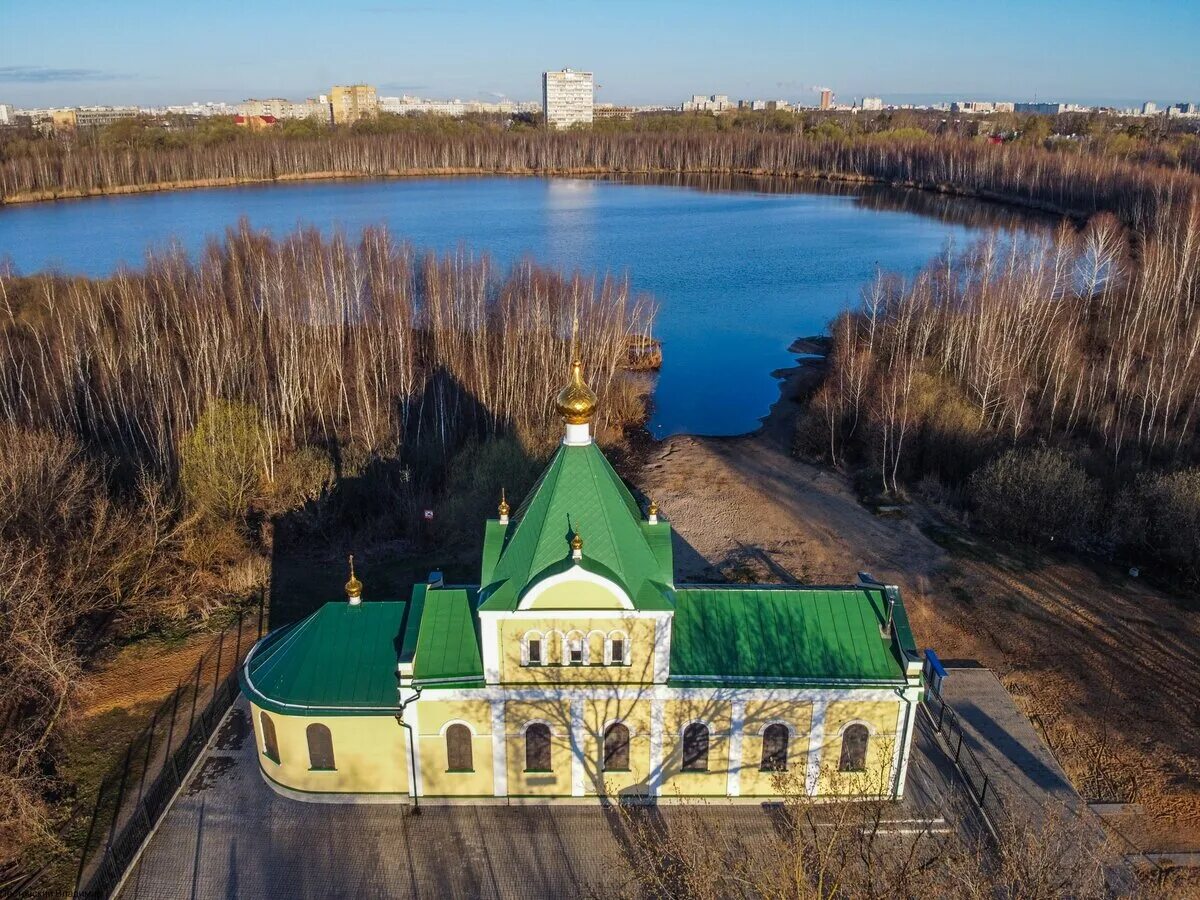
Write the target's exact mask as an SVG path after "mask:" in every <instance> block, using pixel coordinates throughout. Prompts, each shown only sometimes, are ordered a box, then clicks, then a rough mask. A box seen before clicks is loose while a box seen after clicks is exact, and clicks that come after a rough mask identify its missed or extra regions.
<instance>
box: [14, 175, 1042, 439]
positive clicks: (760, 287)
mask: <svg viewBox="0 0 1200 900" xmlns="http://www.w3.org/2000/svg"><path fill="white" fill-rule="evenodd" d="M243 216H244V217H246V218H247V219H248V220H249V222H250V224H251V225H252V226H254V227H256V228H265V229H268V230H270V231H271V232H273V233H275V234H277V235H280V234H283V233H285V232H287V231H289V230H291V229H293V228H294V227H296V226H297V225H298V224H305V225H314V226H316V227H318V228H320V229H321V230H322V231H325V232H329V231H331V230H332V229H335V228H341V229H343V230H345V231H347V232H349V233H353V232H355V231H357V230H358V229H359V228H361V227H363V226H365V225H378V224H384V225H386V226H387V227H388V228H389V230H390V231H391V232H392V234H393V235H394V236H395V237H397V238H398V239H404V240H407V241H409V242H410V243H412V244H414V245H416V246H418V247H429V248H434V249H438V250H450V249H455V248H457V247H460V246H467V247H469V248H470V249H472V250H473V251H479V252H487V253H489V254H491V255H492V256H493V257H494V258H495V259H497V260H498V261H500V262H503V263H510V262H512V261H514V260H517V259H520V258H522V257H525V256H529V257H532V258H533V259H535V260H536V261H538V262H541V263H545V264H549V265H553V266H555V267H563V268H568V269H579V270H583V271H589V272H597V273H601V274H603V273H606V272H607V273H612V274H617V275H628V277H629V279H630V282H631V286H632V288H633V290H634V291H635V292H637V291H644V292H648V293H650V294H652V295H653V296H654V298H655V300H656V301H657V302H658V305H659V314H658V318H657V323H656V327H655V334H656V335H657V336H658V337H659V338H661V339H662V341H663V352H664V364H663V369H662V372H661V374H660V376H659V379H658V383H657V386H656V388H655V394H654V414H653V418H652V420H651V423H650V428H651V431H652V433H653V434H654V435H655V436H665V435H668V434H674V433H678V432H689V433H693V434H739V433H743V432H746V431H751V430H753V429H754V428H755V427H757V425H758V421H759V419H760V418H761V417H762V416H763V415H765V414H766V413H767V410H768V409H769V407H770V405H771V404H772V403H773V402H774V401H775V400H776V399H777V397H778V385H777V381H776V380H775V378H773V377H772V375H771V373H772V372H773V371H774V370H776V369H779V368H781V367H785V366H788V365H791V364H792V363H793V361H794V358H793V357H792V356H790V355H789V354H788V352H787V348H788V345H789V344H791V342H792V341H793V340H794V339H795V338H797V337H799V336H801V335H809V334H817V333H821V332H823V331H825V329H826V327H827V326H828V323H829V322H830V320H831V319H832V318H833V317H834V316H835V315H837V313H838V312H839V311H840V310H842V309H845V308H846V307H848V306H852V305H854V304H855V303H856V302H857V301H858V296H859V291H860V289H861V287H862V285H863V284H864V283H865V282H866V281H868V280H869V279H870V278H871V277H872V276H873V274H874V272H875V270H876V268H877V267H879V268H882V269H885V270H890V271H896V272H900V273H902V274H904V275H913V274H915V273H916V272H917V271H918V270H919V269H920V268H922V267H923V266H924V265H925V264H926V263H927V262H928V261H929V260H930V259H931V258H932V257H934V256H936V255H937V254H938V253H940V252H942V251H944V250H945V248H946V246H947V244H948V243H953V245H955V246H957V247H959V248H964V247H966V246H967V245H968V244H970V243H971V242H972V241H974V240H977V239H978V238H980V237H982V236H983V234H984V233H985V232H986V231H987V230H988V229H990V228H992V227H996V226H1002V227H1017V228H1020V227H1023V224H1022V222H1023V220H1020V219H1017V218H1014V216H1013V215H1012V214H1011V213H1007V212H1005V211H1003V210H1000V209H997V208H992V207H986V206H984V205H982V204H975V203H970V202H968V201H948V200H943V199H941V198H929V197H926V196H922V195H915V194H914V193H912V192H889V191H884V190H880V189H862V190H855V191H830V190H828V189H820V188H819V187H817V186H811V185H810V186H807V187H805V186H804V185H798V184H796V183H785V182H780V181H777V180H776V181H771V180H751V179H741V180H735V181H726V182H720V183H714V182H706V181H695V182H690V181H689V182H686V183H672V184H664V183H636V184H634V183H627V182H620V181H605V180H589V179H567V178H502V177H490V178H446V179H397V180H370V181H327V182H303V183H296V184H283V185H269V186H261V187H257V186H256V187H237V188H214V189H206V190H191V191H181V192H175V193H160V194H143V195H135V196H125V197H109V198H96V199H88V200H74V201H62V202H56V203H42V204H31V205H24V206H13V207H5V208H0V260H3V259H5V258H8V259H10V260H11V261H12V262H13V263H14V264H15V266H16V268H17V270H18V271H20V272H24V273H32V272H35V271H38V270H43V269H48V268H56V269H59V270H62V271H64V272H67V273H82V274H88V275H106V274H108V273H110V272H112V271H113V270H114V269H116V268H117V267H118V266H120V265H122V264H126V265H132V266H136V265H138V264H139V263H140V262H141V260H142V259H143V258H144V254H145V252H146V249H147V248H148V247H153V248H159V249H161V248H164V247H166V246H168V245H169V244H170V243H172V242H173V241H174V242H178V243H180V244H181V245H182V246H184V247H185V248H187V249H188V250H189V251H192V252H194V251H196V250H198V249H199V248H201V247H202V246H203V244H204V242H205V241H206V240H208V239H209V238H213V237H220V236H221V234H222V233H223V232H224V230H225V229H226V228H228V227H230V226H232V225H235V224H236V223H237V221H238V219H239V218H240V217H243Z"/></svg>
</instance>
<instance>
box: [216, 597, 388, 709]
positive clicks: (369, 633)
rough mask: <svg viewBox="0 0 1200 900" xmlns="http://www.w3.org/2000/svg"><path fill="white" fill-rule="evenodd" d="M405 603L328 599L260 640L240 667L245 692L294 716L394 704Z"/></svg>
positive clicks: (269, 706)
mask: <svg viewBox="0 0 1200 900" xmlns="http://www.w3.org/2000/svg"><path fill="white" fill-rule="evenodd" d="M407 607H408V604H406V603H402V602H396V601H387V602H385V601H374V602H370V601H364V602H363V603H360V604H358V605H357V606H351V605H350V604H349V603H347V602H345V601H344V600H342V601H337V602H333V603H326V604H325V605H324V606H322V607H321V608H320V609H318V610H317V611H316V612H314V613H313V614H312V615H311V616H309V617H308V618H306V619H302V620H301V621H299V622H296V623H294V624H292V625H288V626H286V627H284V628H281V629H279V630H278V631H273V632H271V634H269V635H268V636H267V637H266V638H264V639H263V640H262V641H260V642H259V644H258V646H256V647H255V648H254V650H253V651H252V652H251V654H250V656H249V658H248V661H247V662H246V664H244V665H243V666H242V668H241V669H240V671H239V675H238V677H239V680H240V681H241V686H242V691H243V692H244V693H245V694H246V696H247V697H249V698H250V699H251V700H252V701H254V702H255V703H257V704H258V705H259V706H262V707H264V708H265V709H269V710H273V711H275V712H280V713H285V714H290V715H307V714H312V713H320V714H326V715H353V714H355V713H363V712H367V711H373V710H385V709H386V710H394V709H395V708H396V703H397V694H396V687H397V684H398V682H397V680H396V671H397V667H396V664H397V661H398V659H399V651H400V647H401V628H402V627H403V624H404V615H405V611H406V609H407Z"/></svg>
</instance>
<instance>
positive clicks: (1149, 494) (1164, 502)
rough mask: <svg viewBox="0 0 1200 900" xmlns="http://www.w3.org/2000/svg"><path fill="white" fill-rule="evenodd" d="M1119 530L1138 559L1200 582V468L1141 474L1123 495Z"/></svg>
mask: <svg viewBox="0 0 1200 900" xmlns="http://www.w3.org/2000/svg"><path fill="white" fill-rule="evenodd" d="M1113 531H1114V535H1113V536H1114V537H1115V538H1116V540H1117V541H1118V543H1120V544H1121V545H1122V546H1123V547H1124V548H1125V550H1126V552H1127V553H1129V554H1131V555H1132V556H1134V558H1135V559H1138V558H1143V559H1151V560H1154V561H1155V562H1157V563H1159V564H1160V565H1162V566H1165V567H1167V568H1168V569H1170V570H1171V572H1172V574H1174V575H1180V576H1182V577H1183V578H1184V579H1185V580H1186V581H1187V582H1188V583H1191V584H1196V583H1200V469H1185V470H1184V471H1181V472H1168V473H1162V472H1154V473H1150V472H1147V473H1143V474H1141V475H1139V476H1138V477H1137V479H1136V480H1135V481H1134V484H1133V486H1132V487H1131V488H1129V489H1128V490H1126V491H1125V492H1124V493H1123V494H1122V495H1121V496H1120V498H1119V499H1118V501H1117V505H1116V510H1115V514H1114V516H1113Z"/></svg>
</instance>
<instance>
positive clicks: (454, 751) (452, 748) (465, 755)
mask: <svg viewBox="0 0 1200 900" xmlns="http://www.w3.org/2000/svg"><path fill="white" fill-rule="evenodd" d="M446 769H447V771H450V772H471V771H474V769H475V766H474V760H473V759H472V757H471V729H470V728H468V727H467V726H466V725H463V724H461V723H455V724H454V725H451V726H450V727H449V728H447V729H446Z"/></svg>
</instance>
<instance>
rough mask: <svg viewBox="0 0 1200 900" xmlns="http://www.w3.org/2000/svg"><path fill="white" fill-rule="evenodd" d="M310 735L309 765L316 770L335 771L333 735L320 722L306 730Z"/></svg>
mask: <svg viewBox="0 0 1200 900" xmlns="http://www.w3.org/2000/svg"><path fill="white" fill-rule="evenodd" d="M305 734H307V735H308V764H309V766H311V767H312V768H314V769H333V768H335V766H334V764H333V735H331V734H330V733H329V729H328V728H326V727H325V726H324V725H322V724H321V723H319V722H314V723H313V724H312V725H309V726H308V728H306V729H305Z"/></svg>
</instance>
